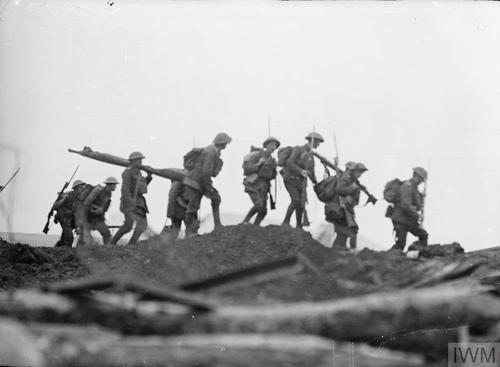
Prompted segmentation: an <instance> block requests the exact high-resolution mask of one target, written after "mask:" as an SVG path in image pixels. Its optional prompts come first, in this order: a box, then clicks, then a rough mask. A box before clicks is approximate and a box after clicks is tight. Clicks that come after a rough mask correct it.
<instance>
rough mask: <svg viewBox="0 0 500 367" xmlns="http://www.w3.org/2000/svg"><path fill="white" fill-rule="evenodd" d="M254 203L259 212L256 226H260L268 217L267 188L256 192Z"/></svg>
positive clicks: (255, 222)
mask: <svg viewBox="0 0 500 367" xmlns="http://www.w3.org/2000/svg"><path fill="white" fill-rule="evenodd" d="M254 203H255V205H254V207H255V209H256V212H257V217H256V218H255V221H254V224H255V225H260V223H261V222H262V221H263V220H264V218H265V217H266V215H267V188H264V187H263V188H262V189H261V190H259V191H258V192H256V195H255V201H254Z"/></svg>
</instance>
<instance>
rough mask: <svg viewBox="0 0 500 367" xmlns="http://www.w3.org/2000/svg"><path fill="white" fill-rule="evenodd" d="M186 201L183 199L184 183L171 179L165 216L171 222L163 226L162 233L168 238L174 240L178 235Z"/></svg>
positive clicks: (184, 213)
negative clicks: (167, 225)
mask: <svg viewBox="0 0 500 367" xmlns="http://www.w3.org/2000/svg"><path fill="white" fill-rule="evenodd" d="M186 209H187V202H186V200H185V199H184V185H183V184H182V182H179V181H172V185H171V186H170V191H169V192H168V206H167V218H169V219H170V221H171V224H170V226H169V227H165V228H164V229H163V231H162V234H166V235H167V237H168V239H172V240H175V239H177V238H178V237H179V232H180V230H181V226H182V222H183V221H184V218H185V216H186Z"/></svg>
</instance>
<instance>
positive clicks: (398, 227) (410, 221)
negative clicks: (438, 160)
mask: <svg viewBox="0 0 500 367" xmlns="http://www.w3.org/2000/svg"><path fill="white" fill-rule="evenodd" d="M426 180H427V171H426V170H425V169H424V168H422V167H416V168H414V169H413V177H412V178H411V179H409V180H407V181H404V182H403V183H402V184H401V185H400V186H399V195H398V197H397V199H396V201H395V202H394V206H392V205H390V206H389V207H388V208H387V213H386V216H387V217H388V218H390V219H391V220H392V224H393V226H394V232H395V233H396V243H395V244H394V246H393V247H392V249H398V250H404V248H405V246H406V237H407V235H408V232H410V233H411V234H413V235H414V236H416V237H418V240H419V243H420V244H421V245H424V246H425V245H427V240H428V237H429V234H428V233H427V231H426V230H425V229H424V228H423V227H422V225H421V223H420V222H421V215H422V210H423V200H424V197H423V194H422V193H421V192H420V191H419V190H418V186H419V185H420V184H421V183H423V182H425V181H426Z"/></svg>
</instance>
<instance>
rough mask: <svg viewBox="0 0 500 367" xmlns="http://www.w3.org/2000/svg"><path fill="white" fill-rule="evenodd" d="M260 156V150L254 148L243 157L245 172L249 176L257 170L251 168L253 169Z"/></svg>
mask: <svg viewBox="0 0 500 367" xmlns="http://www.w3.org/2000/svg"><path fill="white" fill-rule="evenodd" d="M259 156H260V151H259V150H252V151H251V152H250V153H248V154H247V155H246V156H245V157H244V158H243V174H244V175H245V176H249V175H251V174H252V173H255V172H251V169H252V166H253V165H254V164H255V163H256V161H257V159H258V158H259Z"/></svg>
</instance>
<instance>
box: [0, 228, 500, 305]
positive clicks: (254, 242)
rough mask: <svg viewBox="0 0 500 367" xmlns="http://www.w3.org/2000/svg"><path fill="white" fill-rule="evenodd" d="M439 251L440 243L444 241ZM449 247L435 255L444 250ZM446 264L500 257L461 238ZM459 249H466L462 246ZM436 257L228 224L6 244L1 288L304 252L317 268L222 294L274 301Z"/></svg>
mask: <svg viewBox="0 0 500 367" xmlns="http://www.w3.org/2000/svg"><path fill="white" fill-rule="evenodd" d="M436 249H438V248H437V247H436ZM442 249H443V248H442V247H441V248H439V249H438V250H439V251H434V254H437V255H443V254H445V253H444V252H443V251H442ZM447 249H451V254H447V255H448V256H446V257H440V260H439V261H441V262H442V263H443V264H446V263H449V262H452V261H455V260H456V259H464V258H470V259H471V261H473V260H474V261H475V260H478V259H483V260H484V262H485V263H486V264H485V265H483V266H482V268H480V269H478V270H477V272H478V273H481V272H483V273H485V272H487V271H489V270H490V269H494V268H495V267H496V266H497V265H498V263H499V262H500V255H496V257H495V256H494V255H492V254H490V253H488V252H485V253H478V254H467V255H464V254H461V253H460V249H461V248H460V247H459V246H458V244H455V245H453V246H448V247H447ZM457 249H458V251H457ZM429 252H430V254H427V255H428V256H430V257H431V258H430V259H429V258H420V259H417V260H410V259H408V258H407V257H406V256H404V255H403V254H401V253H399V252H390V251H389V252H376V251H372V250H369V249H363V250H362V251H360V252H359V253H357V254H353V253H351V252H349V251H346V250H344V249H332V248H326V247H324V246H322V245H321V244H319V243H318V242H317V241H315V240H314V239H313V238H312V237H311V235H310V234H309V233H308V232H305V231H302V230H297V229H292V228H283V227H280V226H267V227H255V226H252V225H238V226H228V227H225V228H223V229H221V230H218V231H215V232H212V233H209V234H206V235H201V236H198V237H195V238H192V239H186V240H179V241H174V242H165V241H163V240H162V238H160V237H154V238H151V239H149V240H147V241H142V242H139V243H138V244H137V245H136V246H133V247H130V246H114V247H105V246H97V247H88V248H71V249H69V248H45V247H29V246H27V245H26V244H16V245H13V244H9V243H7V242H5V241H1V242H0V263H1V264H0V265H1V268H0V289H8V288H20V287H31V286H39V285H43V284H48V283H52V282H55V281H62V280H69V279H77V278H80V277H84V276H96V277H100V278H101V277H106V276H108V275H113V276H123V277H131V278H133V279H135V280H139V281H144V282H147V283H150V284H153V285H157V286H165V287H176V286H179V285H181V284H183V283H185V282H190V281H195V280H200V279H204V278H206V277H210V276H214V275H219V274H222V273H226V272H229V271H233V270H237V269H240V268H242V267H247V266H251V265H255V264H260V263H263V262H266V261H271V260H277V259H281V258H284V257H287V256H291V255H296V254H298V253H302V254H303V255H305V256H306V258H307V259H309V261H310V263H311V265H312V266H311V267H310V268H306V269H305V270H304V271H302V272H300V273H298V274H295V275H291V276H286V277H282V278H279V279H274V280H271V281H268V282H265V283H261V284H257V285H253V286H248V287H240V288H239V289H233V290H230V291H224V292H223V293H219V294H216V296H217V297H220V298H221V299H222V300H223V302H227V303H259V304H266V303H273V302H277V301H278V302H279V301H290V302H291V301H314V300H325V299H336V298H342V297H346V296H353V295H359V294H366V293H371V292H374V291H380V290H389V289H393V288H398V287H404V286H407V285H408V284H411V283H412V282H413V281H416V280H417V279H416V277H415V274H418V273H419V271H421V270H422V269H424V268H425V264H426V263H428V262H429V261H433V260H432V252H433V251H429Z"/></svg>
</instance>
